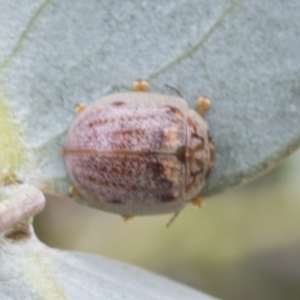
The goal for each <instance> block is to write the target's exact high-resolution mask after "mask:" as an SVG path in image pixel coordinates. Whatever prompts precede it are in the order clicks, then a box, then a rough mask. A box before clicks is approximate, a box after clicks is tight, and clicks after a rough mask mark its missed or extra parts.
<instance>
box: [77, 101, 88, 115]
mask: <svg viewBox="0 0 300 300" xmlns="http://www.w3.org/2000/svg"><path fill="white" fill-rule="evenodd" d="M85 108H86V104H85V103H78V104H76V105H75V108H74V110H75V113H76V114H77V115H78V114H80V113H81V112H82V111H83V110H84V109H85Z"/></svg>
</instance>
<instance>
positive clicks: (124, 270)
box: [0, 232, 215, 300]
mask: <svg viewBox="0 0 300 300" xmlns="http://www.w3.org/2000/svg"><path fill="white" fill-rule="evenodd" d="M31 234H32V236H31V237H30V238H29V239H25V240H19V241H10V240H8V239H5V238H4V239H3V238H2V239H1V241H0V265H1V268H0V298H1V300H11V299H22V300H27V299H28V300H35V299H51V300H52V299H57V300H61V299H72V300H76V299H78V300H82V299H90V300H92V299H95V300H118V299H129V300H134V299H137V300H141V299H143V300H159V299H164V300H168V299H170V300H175V299H178V300H182V299H191V300H194V299H195V300H197V299H199V300H213V299H215V298H213V297H210V296H208V295H205V294H203V293H200V292H197V291H196V290H193V289H191V288H188V287H185V286H183V285H181V284H178V283H175V282H173V281H171V280H168V279H166V278H163V277H161V276H158V275H153V274H150V273H148V272H146V271H142V270H139V269H138V268H135V267H131V266H128V265H125V264H122V263H119V262H115V261H112V260H108V259H104V258H100V257H96V256H93V255H88V254H83V253H78V252H77V253H76V252H66V251H59V250H55V249H51V248H48V247H47V246H45V245H44V244H42V243H40V242H39V241H38V240H37V239H36V237H35V235H34V233H33V232H32V233H31Z"/></svg>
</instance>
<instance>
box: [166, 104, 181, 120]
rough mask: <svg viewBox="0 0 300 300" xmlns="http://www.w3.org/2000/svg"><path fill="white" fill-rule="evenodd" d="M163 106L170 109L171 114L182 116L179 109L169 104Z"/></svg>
mask: <svg viewBox="0 0 300 300" xmlns="http://www.w3.org/2000/svg"><path fill="white" fill-rule="evenodd" d="M165 107H167V108H169V110H170V112H172V114H174V115H176V116H177V117H180V118H183V114H182V112H181V110H180V109H178V108H177V107H174V106H170V105H165Z"/></svg>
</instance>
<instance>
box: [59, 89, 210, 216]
mask: <svg viewBox="0 0 300 300" xmlns="http://www.w3.org/2000/svg"><path fill="white" fill-rule="evenodd" d="M64 154H65V155H64V157H65V163H66V166H67V170H68V173H69V175H70V177H71V180H72V182H73V184H74V186H75V188H76V189H77V190H78V192H79V193H80V194H81V196H82V197H84V198H85V200H86V201H87V203H88V205H90V206H92V207H95V208H98V209H101V210H104V211H108V212H112V213H117V214H121V215H149V214H160V213H168V212H177V211H179V210H181V209H182V207H183V206H184V205H185V204H186V203H187V202H188V201H191V200H192V199H193V198H195V197H196V196H197V195H198V194H199V192H200V190H201V188H202V187H203V186H204V185H205V183H206V181H207V178H208V176H209V174H210V172H211V169H212V167H213V162H214V149H213V144H212V141H211V138H210V136H209V132H208V127H207V125H206V123H205V122H204V120H203V119H202V118H201V116H200V115H198V114H197V113H196V112H195V111H194V110H191V109H189V107H188V104H187V103H186V101H185V100H183V99H182V98H179V97H173V96H166V95H160V94H153V93H137V92H135V93H134V92H131V93H119V94H112V95H109V96H106V97H103V98H101V99H100V100H98V101H96V102H94V103H93V104H91V105H89V106H88V107H87V108H86V109H84V110H83V112H81V113H80V114H79V115H78V116H77V118H76V119H75V121H74V123H73V124H72V126H71V128H70V130H69V133H68V135H67V138H66V142H65V149H64Z"/></svg>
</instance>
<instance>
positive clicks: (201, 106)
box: [197, 96, 211, 115]
mask: <svg viewBox="0 0 300 300" xmlns="http://www.w3.org/2000/svg"><path fill="white" fill-rule="evenodd" d="M197 106H198V107H197V111H198V113H199V114H200V115H203V114H204V113H205V112H206V111H207V110H208V109H209V108H210V106H211V103H210V101H209V99H208V98H207V97H205V96H202V97H200V98H199V99H198V105H197Z"/></svg>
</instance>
